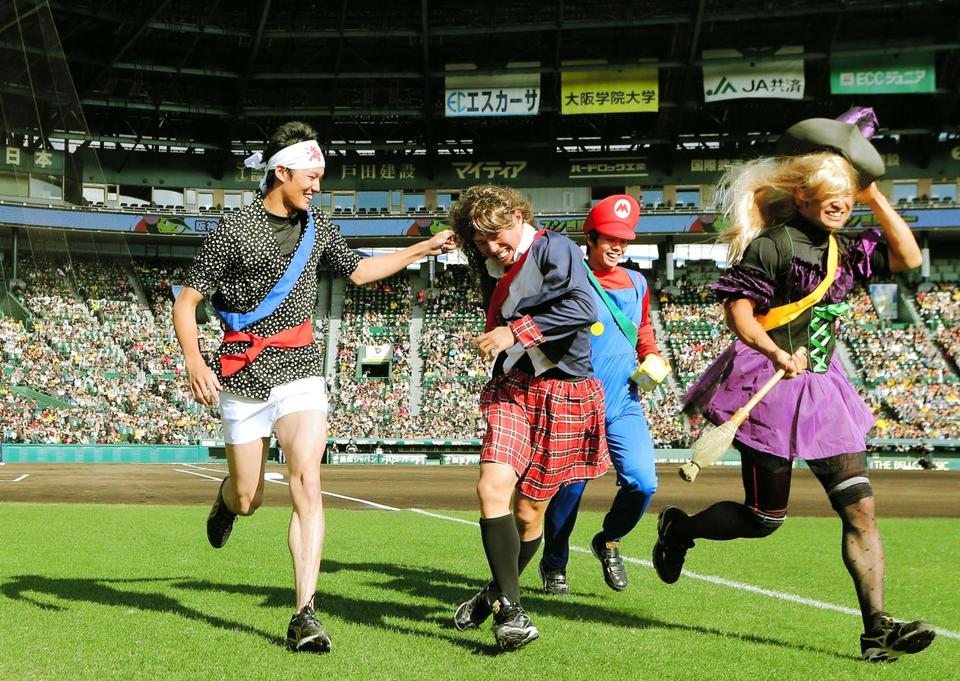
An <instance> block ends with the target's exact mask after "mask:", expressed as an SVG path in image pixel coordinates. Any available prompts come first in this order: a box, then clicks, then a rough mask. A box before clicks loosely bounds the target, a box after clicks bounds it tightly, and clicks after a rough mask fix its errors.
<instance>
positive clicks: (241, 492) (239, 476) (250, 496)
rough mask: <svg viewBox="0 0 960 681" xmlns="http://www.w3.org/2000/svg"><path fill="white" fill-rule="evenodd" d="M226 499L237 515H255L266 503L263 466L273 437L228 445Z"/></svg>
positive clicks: (224, 493)
mask: <svg viewBox="0 0 960 681" xmlns="http://www.w3.org/2000/svg"><path fill="white" fill-rule="evenodd" d="M226 451H227V470H228V471H229V472H230V478H229V479H228V480H227V481H226V483H224V485H223V502H224V503H225V504H226V506H227V509H228V510H230V511H232V512H233V513H236V514H237V515H253V512H254V511H256V510H257V509H258V508H259V507H260V504H261V503H262V502H263V469H264V464H265V462H266V460H267V453H268V452H269V451H270V438H261V439H259V440H253V441H251V442H244V443H242V444H228V445H226Z"/></svg>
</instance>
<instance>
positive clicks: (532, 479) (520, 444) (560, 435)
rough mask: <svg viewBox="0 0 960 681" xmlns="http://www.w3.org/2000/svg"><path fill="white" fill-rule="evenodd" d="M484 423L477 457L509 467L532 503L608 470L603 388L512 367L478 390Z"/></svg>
mask: <svg viewBox="0 0 960 681" xmlns="http://www.w3.org/2000/svg"><path fill="white" fill-rule="evenodd" d="M480 412H481V413H482V414H483V417H484V418H485V419H486V421H487V432H486V434H485V435H484V436H483V446H482V448H481V450H480V461H481V462H484V461H490V462H494V463H502V464H505V465H507V466H510V467H511V468H513V470H515V471H516V473H517V476H518V477H519V478H520V479H519V480H518V481H517V489H518V490H520V493H521V494H523V495H524V496H527V497H530V498H531V499H533V500H534V501H545V500H547V499H550V498H551V497H552V496H553V495H554V494H555V493H556V491H557V490H558V489H559V488H560V486H561V485H564V484H566V483H568V482H574V481H577V480H590V479H592V478H597V477H600V476H601V475H603V474H604V473H606V472H607V467H608V466H609V464H610V457H609V454H608V453H607V438H606V429H605V426H604V410H603V386H602V385H601V383H600V381H598V380H597V379H595V378H585V379H582V380H579V381H576V382H571V381H562V380H558V379H555V378H538V377H536V376H531V375H529V374H525V373H522V372H519V371H511V372H509V373H507V374H505V375H503V376H497V377H495V378H493V379H492V380H491V381H490V382H488V383H487V384H486V385H485V386H484V387H483V392H481V393H480Z"/></svg>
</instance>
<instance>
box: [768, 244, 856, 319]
mask: <svg viewBox="0 0 960 681" xmlns="http://www.w3.org/2000/svg"><path fill="white" fill-rule="evenodd" d="M827 238H828V239H829V243H828V245H827V276H825V277H824V278H823V281H821V282H820V285H819V286H817V288H815V289H813V290H812V291H811V292H810V293H808V294H807V295H806V296H804V297H803V298H801V299H800V300H798V301H795V302H793V303H787V304H786V305H780V306H779V307H774V308H772V309H771V310H770V311H769V312H767V314H765V315H762V316H758V317H757V318H756V319H757V321H758V322H760V325H761V326H762V327H763V330H764V331H769V330H770V329H775V328H777V327H778V326H783V325H784V324H789V323H790V322H792V321H793V320H794V319H796V318H797V317H799V316H800V315H801V314H803V311H804V310H806V309H807V308H810V307H813V306H814V305H816V304H817V303H819V302H820V299H821V298H823V297H824V296H825V295H827V290H829V288H830V287H831V286H832V285H833V280H834V278H836V276H837V261H838V260H839V259H840V258H839V257H838V253H837V240H836V239H834V238H833V235H832V234H829V235H828V236H827Z"/></svg>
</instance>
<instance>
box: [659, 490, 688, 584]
mask: <svg viewBox="0 0 960 681" xmlns="http://www.w3.org/2000/svg"><path fill="white" fill-rule="evenodd" d="M686 517H688V516H687V514H686V513H684V512H683V511H681V510H680V509H679V508H677V507H676V506H667V507H666V508H664V509H663V510H662V511H660V516H659V517H658V518H657V543H656V544H654V545H653V567H654V569H655V570H656V571H657V575H658V576H659V577H660V579H661V580H662V581H664V582H666V583H667V584H673V583H674V582H675V581H677V580H678V579H680V573H681V572H682V571H683V560H684V558H686V555H687V551H689V550H690V549H692V548H693V546H694V543H693V540H681V539H677V538H676V537H671V536H670V530H671V527H672V526H673V523H675V522H676V521H677V520H679V519H681V518H686Z"/></svg>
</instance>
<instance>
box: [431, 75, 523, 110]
mask: <svg viewBox="0 0 960 681" xmlns="http://www.w3.org/2000/svg"><path fill="white" fill-rule="evenodd" d="M443 101H444V105H443V115H444V116H446V117H448V118H457V117H464V116H536V115H537V114H538V113H540V74H539V73H517V74H508V75H494V76H482V75H472V74H470V73H469V71H466V72H464V71H459V70H453V71H448V72H447V76H446V83H445V90H444V99H443Z"/></svg>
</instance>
